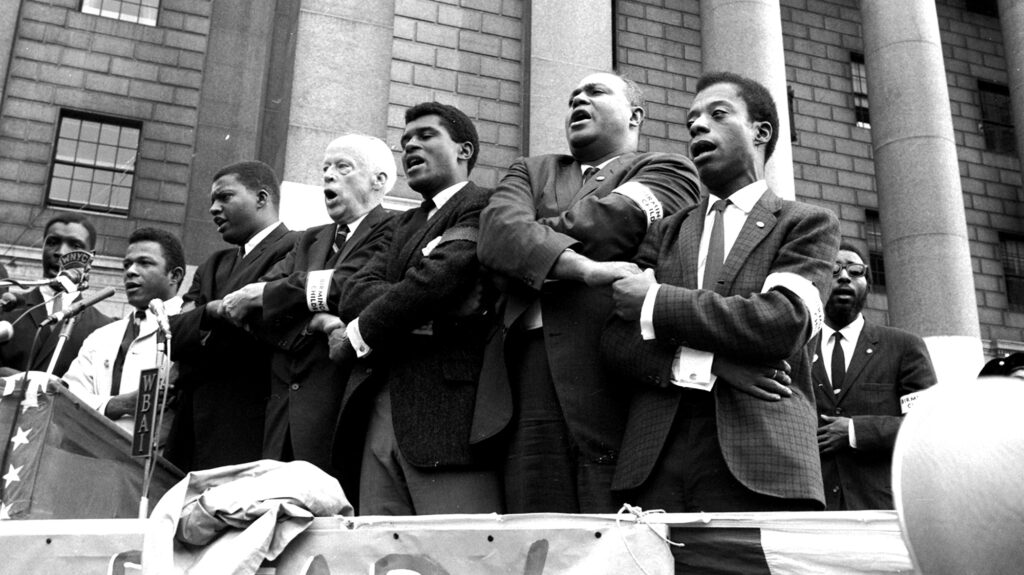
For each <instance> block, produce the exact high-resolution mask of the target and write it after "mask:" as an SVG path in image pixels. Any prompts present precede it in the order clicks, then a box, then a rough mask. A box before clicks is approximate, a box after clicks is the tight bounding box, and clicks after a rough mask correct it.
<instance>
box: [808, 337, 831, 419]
mask: <svg viewBox="0 0 1024 575" xmlns="http://www.w3.org/2000/svg"><path fill="white" fill-rule="evenodd" d="M812 343H813V344H814V348H813V349H814V363H813V364H812V365H811V379H812V380H813V382H814V385H815V386H816V387H817V388H818V389H820V390H821V392H822V393H821V394H822V395H823V396H825V397H827V398H828V402H829V403H831V404H832V405H833V406H835V404H836V394H835V391H834V390H833V389H832V382H831V381H829V380H828V373H826V372H825V360H824V356H823V354H822V352H821V332H818V335H816V336H814V342H812Z"/></svg>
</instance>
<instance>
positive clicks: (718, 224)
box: [702, 200, 729, 290]
mask: <svg viewBox="0 0 1024 575" xmlns="http://www.w3.org/2000/svg"><path fill="white" fill-rule="evenodd" d="M728 204H729V200H718V201H716V202H715V203H714V204H712V206H711V210H712V211H713V212H715V221H714V223H713V224H712V226H711V240H710V241H709V242H708V257H707V258H705V259H704V283H703V284H702V285H703V288H704V289H706V290H713V289H715V282H717V281H718V276H719V275H721V273H722V264H724V263H725V222H723V221H722V218H723V214H722V212H724V211H725V207H726V206H727V205H728Z"/></svg>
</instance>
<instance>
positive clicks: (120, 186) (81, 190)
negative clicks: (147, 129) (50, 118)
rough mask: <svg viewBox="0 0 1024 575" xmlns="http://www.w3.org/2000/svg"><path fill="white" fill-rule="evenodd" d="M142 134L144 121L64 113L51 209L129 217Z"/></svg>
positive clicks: (56, 148)
mask: <svg viewBox="0 0 1024 575" xmlns="http://www.w3.org/2000/svg"><path fill="white" fill-rule="evenodd" d="M141 131H142V124H141V123H140V122H135V121H130V120H122V119H117V118H108V117H103V116H96V115H92V114H83V113H80V112H73V111H69V110H64V111H63V112H62V113H61V117H60V126H59V129H58V133H57V142H56V145H55V146H54V154H53V168H52V170H51V172H50V187H49V191H48V192H47V204H49V205H51V206H60V207H69V208H80V209H85V210H91V211H97V212H104V213H113V214H127V213H128V208H129V205H130V203H131V196H132V186H133V184H134V183H135V159H136V157H137V155H138V151H139V137H140V134H141Z"/></svg>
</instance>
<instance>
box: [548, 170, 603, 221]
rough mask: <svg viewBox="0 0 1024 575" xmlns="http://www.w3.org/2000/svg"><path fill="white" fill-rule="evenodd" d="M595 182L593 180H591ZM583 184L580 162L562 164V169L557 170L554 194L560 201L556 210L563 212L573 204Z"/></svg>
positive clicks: (553, 187)
mask: <svg viewBox="0 0 1024 575" xmlns="http://www.w3.org/2000/svg"><path fill="white" fill-rule="evenodd" d="M591 182H593V180H591ZM582 185H583V172H582V168H581V167H580V163H579V162H576V161H573V162H569V163H567V164H563V165H561V169H560V170H558V171H556V172H555V182H554V186H552V187H551V188H550V189H553V190H554V196H555V199H556V201H557V202H558V206H557V209H556V210H555V211H556V212H561V211H564V210H566V209H568V208H569V206H571V205H572V203H573V199H574V198H575V197H576V194H577V192H579V191H580V187H581V186H582Z"/></svg>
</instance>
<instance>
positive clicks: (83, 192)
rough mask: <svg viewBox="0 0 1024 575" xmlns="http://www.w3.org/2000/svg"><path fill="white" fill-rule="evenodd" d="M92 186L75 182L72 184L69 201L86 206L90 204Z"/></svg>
mask: <svg viewBox="0 0 1024 575" xmlns="http://www.w3.org/2000/svg"><path fill="white" fill-rule="evenodd" d="M91 186H92V184H90V183H88V182H81V181H78V180H75V181H73V182H71V196H70V197H69V198H68V200H69V201H71V202H72V203H75V204H83V205H86V204H88V203H89V188H90V187H91Z"/></svg>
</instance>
